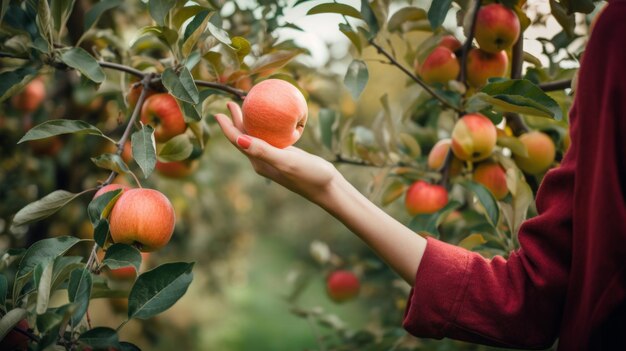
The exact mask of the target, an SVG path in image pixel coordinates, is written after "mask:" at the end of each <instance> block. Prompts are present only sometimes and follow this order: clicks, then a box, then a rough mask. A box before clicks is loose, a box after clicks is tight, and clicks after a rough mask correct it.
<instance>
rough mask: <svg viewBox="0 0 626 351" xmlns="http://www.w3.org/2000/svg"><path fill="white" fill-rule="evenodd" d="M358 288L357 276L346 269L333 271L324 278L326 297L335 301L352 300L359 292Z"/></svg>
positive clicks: (359, 285) (359, 286)
mask: <svg viewBox="0 0 626 351" xmlns="http://www.w3.org/2000/svg"><path fill="white" fill-rule="evenodd" d="M360 288H361V284H360V283H359V278H358V277H357V276H356V275H355V274H354V273H352V272H350V271H347V270H338V271H334V272H332V273H331V274H330V275H329V276H328V279H327V280H326V292H327V293H328V297H330V299H331V300H333V301H335V302H345V301H349V300H352V299H353V298H355V297H356V296H357V295H358V294H359V289H360Z"/></svg>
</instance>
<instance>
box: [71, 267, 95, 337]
mask: <svg viewBox="0 0 626 351" xmlns="http://www.w3.org/2000/svg"><path fill="white" fill-rule="evenodd" d="M90 295H91V273H90V272H89V270H88V269H87V268H78V269H75V270H73V271H72V273H71V274H70V282H69V284H68V286H67V296H68V299H69V300H70V302H71V303H73V304H74V306H75V308H76V309H75V310H74V313H72V318H71V319H70V323H71V324H72V326H76V325H78V323H80V321H81V319H83V316H84V315H85V313H86V312H87V307H89V296H90Z"/></svg>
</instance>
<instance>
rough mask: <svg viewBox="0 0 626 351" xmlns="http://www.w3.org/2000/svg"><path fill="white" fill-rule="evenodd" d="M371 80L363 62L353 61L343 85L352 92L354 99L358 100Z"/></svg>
mask: <svg viewBox="0 0 626 351" xmlns="http://www.w3.org/2000/svg"><path fill="white" fill-rule="evenodd" d="M368 79H369V72H368V71H367V65H366V64H365V62H363V61H361V60H352V62H351V63H350V66H348V71H347V72H346V76H345V77H344V78H343V84H345V86H346V87H347V88H348V89H349V90H350V93H352V97H353V98H354V99H355V100H356V99H358V98H359V96H360V95H361V92H362V91H363V89H365V85H366V84H367V80H368Z"/></svg>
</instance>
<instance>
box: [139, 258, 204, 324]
mask: <svg viewBox="0 0 626 351" xmlns="http://www.w3.org/2000/svg"><path fill="white" fill-rule="evenodd" d="M192 268H193V263H185V262H175V263H165V264H162V265H160V266H158V267H157V268H155V269H153V270H151V271H148V272H146V273H143V274H141V275H139V277H137V281H136V282H135V285H133V288H132V290H131V291H130V296H129V298H128V318H129V319H130V318H139V319H147V318H150V317H152V316H154V315H157V314H159V313H161V312H163V311H165V310H167V309H168V308H170V307H171V306H172V305H174V304H175V303H176V301H178V299H180V298H181V297H182V296H183V295H184V294H185V292H186V291H187V288H188V287H189V284H191V281H192V279H193V273H192V272H191V269H192Z"/></svg>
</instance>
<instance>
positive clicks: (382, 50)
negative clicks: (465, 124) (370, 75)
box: [369, 39, 463, 113]
mask: <svg viewBox="0 0 626 351" xmlns="http://www.w3.org/2000/svg"><path fill="white" fill-rule="evenodd" d="M369 42H370V44H371V45H372V46H373V47H375V48H376V50H377V51H378V53H379V54H382V55H383V56H385V57H386V58H387V59H388V60H389V62H390V63H391V64H392V65H394V66H396V67H398V68H399V69H400V70H401V71H402V72H404V73H405V74H406V75H407V76H409V77H410V78H411V79H413V80H414V81H415V82H416V83H417V84H419V85H420V86H421V87H422V88H423V89H424V90H426V92H427V93H429V94H430V95H431V96H432V97H434V98H435V99H437V100H439V102H441V104H442V105H444V106H445V107H448V108H450V109H452V110H454V111H456V112H458V113H463V111H462V110H461V109H460V108H458V107H456V106H454V105H452V104H451V103H450V102H448V101H447V100H446V99H444V98H443V97H442V96H440V95H439V94H437V92H435V91H434V90H433V89H432V88H431V87H429V86H428V85H427V84H426V83H424V82H423V81H422V80H421V79H420V78H418V77H417V76H416V75H415V74H413V73H411V71H409V70H408V69H406V67H404V66H402V64H400V62H398V61H397V60H396V59H395V58H394V57H393V56H391V55H390V54H389V53H388V52H387V51H385V49H383V48H382V47H381V46H380V45H378V44H376V42H375V41H374V39H370V41H369Z"/></svg>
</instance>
